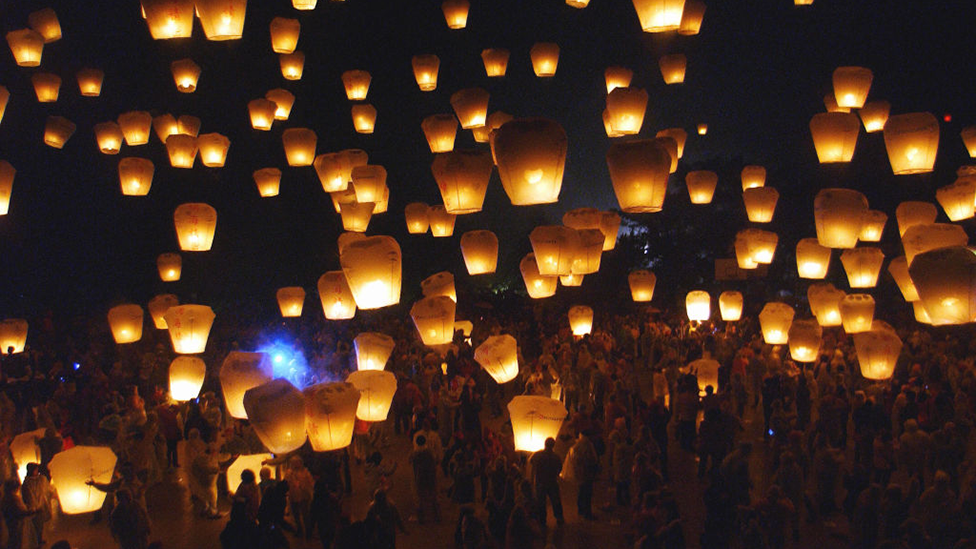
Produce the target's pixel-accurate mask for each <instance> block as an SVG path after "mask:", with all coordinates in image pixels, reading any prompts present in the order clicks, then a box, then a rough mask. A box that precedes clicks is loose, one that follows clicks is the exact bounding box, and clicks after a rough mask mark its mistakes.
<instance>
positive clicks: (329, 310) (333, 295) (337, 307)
mask: <svg viewBox="0 0 976 549" xmlns="http://www.w3.org/2000/svg"><path fill="white" fill-rule="evenodd" d="M318 290H319V299H320V300H321V301H322V312H323V313H324V314H325V318H327V319H329V320H347V319H350V318H352V317H353V316H355V315H356V301H355V299H354V298H353V296H352V290H351V289H350V288H349V283H348V282H346V275H345V274H344V273H343V272H342V271H329V272H327V273H325V274H323V275H322V276H321V277H319V281H318Z"/></svg>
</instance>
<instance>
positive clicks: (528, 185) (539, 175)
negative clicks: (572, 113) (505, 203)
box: [491, 118, 568, 206]
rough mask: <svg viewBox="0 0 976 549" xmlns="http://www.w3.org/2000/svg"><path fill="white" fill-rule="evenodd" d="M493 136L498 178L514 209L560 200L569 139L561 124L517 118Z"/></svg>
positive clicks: (545, 120) (492, 142)
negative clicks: (515, 207)
mask: <svg viewBox="0 0 976 549" xmlns="http://www.w3.org/2000/svg"><path fill="white" fill-rule="evenodd" d="M492 136H493V137H492V140H491V150H492V153H493V154H494V157H495V164H496V165H497V166H498V176H499V178H500V179H501V182H502V187H503V188H504V189H505V194H507V195H508V198H509V200H511V202H512V205H513V206H529V205H532V204H550V203H552V202H556V201H557V200H558V199H559V191H560V189H561V188H562V184H563V170H564V169H565V167H566V149H567V147H568V139H567V138H566V131H565V130H564V129H563V128H562V126H560V125H559V123H558V122H554V121H552V120H547V119H544V118H522V119H516V120H512V121H509V122H506V123H505V124H503V125H502V127H500V128H498V129H497V130H495V132H494V133H492Z"/></svg>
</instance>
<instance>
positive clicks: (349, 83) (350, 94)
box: [342, 70, 373, 101]
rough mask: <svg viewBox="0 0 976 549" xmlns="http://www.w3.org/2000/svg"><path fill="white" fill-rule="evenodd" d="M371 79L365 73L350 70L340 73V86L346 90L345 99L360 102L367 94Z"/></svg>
mask: <svg viewBox="0 0 976 549" xmlns="http://www.w3.org/2000/svg"><path fill="white" fill-rule="evenodd" d="M372 81H373V77H372V76H371V75H370V74H369V72H367V71H362V70H351V71H346V72H344V73H342V85H343V86H344V87H345V88H346V98H348V99H349V100H350V101H362V100H363V99H366V95H367V94H368V93H369V84H370V82H372Z"/></svg>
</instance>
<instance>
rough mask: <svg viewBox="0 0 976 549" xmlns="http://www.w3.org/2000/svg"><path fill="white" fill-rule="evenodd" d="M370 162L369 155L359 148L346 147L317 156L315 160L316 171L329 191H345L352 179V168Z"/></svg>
mask: <svg viewBox="0 0 976 549" xmlns="http://www.w3.org/2000/svg"><path fill="white" fill-rule="evenodd" d="M368 163H369V155H367V154H366V152H365V151H362V150H359V149H346V150H344V151H339V152H337V153H326V154H320V155H319V156H317V157H316V158H315V160H314V162H313V165H314V166H315V173H316V174H317V175H318V176H319V181H321V182H322V190H324V191H325V192H327V193H334V192H338V191H344V190H346V189H347V188H348V185H349V182H350V181H352V170H353V169H354V168H356V167H358V166H365V165H367V164H368Z"/></svg>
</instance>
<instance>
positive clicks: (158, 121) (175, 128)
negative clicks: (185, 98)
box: [120, 114, 180, 145]
mask: <svg viewBox="0 0 976 549" xmlns="http://www.w3.org/2000/svg"><path fill="white" fill-rule="evenodd" d="M152 127H153V131H154V132H156V136H157V137H159V141H160V142H161V143H163V144H164V145H165V144H166V138H167V137H169V136H171V135H176V134H178V133H180V125H179V122H177V120H176V117H175V116H173V115H172V114H161V115H159V116H155V117H153V120H152ZM120 131H121V130H120Z"/></svg>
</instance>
